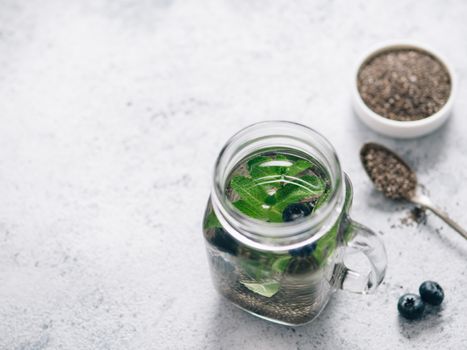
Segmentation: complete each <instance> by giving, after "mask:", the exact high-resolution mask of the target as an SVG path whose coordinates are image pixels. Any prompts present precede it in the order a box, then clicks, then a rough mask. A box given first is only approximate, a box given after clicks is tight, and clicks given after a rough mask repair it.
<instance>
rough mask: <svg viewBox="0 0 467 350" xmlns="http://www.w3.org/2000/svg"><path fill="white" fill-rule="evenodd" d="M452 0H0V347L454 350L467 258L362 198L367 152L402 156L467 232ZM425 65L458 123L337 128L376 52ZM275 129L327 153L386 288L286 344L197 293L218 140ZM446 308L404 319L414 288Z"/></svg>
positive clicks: (460, 55) (340, 303) (465, 340)
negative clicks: (448, 70) (449, 72)
mask: <svg viewBox="0 0 467 350" xmlns="http://www.w3.org/2000/svg"><path fill="white" fill-rule="evenodd" d="M466 18H467V3H466V2H465V1H461V0H459V1H394V0H392V1H347V0H340V1H327V0H319V1H305V0H298V1H289V0H279V1H261V0H230V1H228V0H216V1H215V0H212V1H172V0H157V1H150V0H140V1H136V0H135V1H129V0H119V1H110V0H97V1H95V0H84V1H74V2H71V1H68V2H65V1H58V0H57V1H54V0H30V1H26V0H24V1H17V0H2V1H0V96H1V101H2V102H1V103H0V120H1V127H0V169H1V170H0V199H1V200H0V349H2V350H3V349H7V350H10V349H13V350H20V349H21V350H45V349H47V350H49V349H54V350H55V349H99V350H101V349H102V350H104V349H135V350H136V349H137V350H142V349H203V348H204V349H268V350H275V349H295V348H296V349H406V348H415V349H426V348H430V349H441V348H442V349H447V348H449V349H464V348H467V334H466V330H465V326H466V324H467V315H466V310H467V288H466V285H467V275H466V273H465V271H466V256H467V242H465V241H463V240H462V239H461V238H460V237H458V236H457V235H456V234H455V233H454V232H453V231H452V230H450V229H449V228H447V227H446V226H445V225H444V224H443V223H442V222H440V221H439V220H438V219H437V218H436V217H433V216H429V218H428V222H427V224H426V225H420V226H417V225H412V226H407V225H404V224H401V219H403V218H404V217H406V216H407V212H408V209H409V208H410V207H409V206H407V205H404V204H401V203H399V204H398V203H390V202H389V201H387V200H385V199H384V198H383V197H382V196H381V195H380V194H378V193H376V192H375V191H373V190H372V187H371V185H370V182H369V180H368V179H367V178H366V176H365V175H364V172H363V170H362V168H361V166H360V164H359V161H358V149H359V147H360V146H361V144H362V143H363V142H364V141H367V140H379V141H381V142H383V143H385V144H387V145H389V146H391V147H394V148H395V149H397V150H398V151H400V152H401V153H402V154H403V155H404V156H406V158H407V160H408V161H409V162H410V163H411V164H413V165H414V166H415V167H416V169H417V170H418V174H419V178H420V180H421V182H422V183H423V184H425V185H426V186H427V188H428V191H429V192H430V193H431V195H432V197H433V198H434V199H435V200H436V201H437V203H438V204H439V205H440V206H441V207H443V208H446V209H449V211H450V212H451V213H452V216H453V217H454V218H457V219H458V220H459V221H460V222H461V223H462V224H463V225H465V226H467V217H465V208H466V206H467V198H466V195H467V189H466V188H465V181H466V179H467V166H466V165H467V158H466V157H467V156H466V154H467V137H466V132H467V121H466V117H467V115H466V111H467V100H466V99H465V96H466V94H467V87H466V86H465V84H464V83H463V81H464V80H465V76H466V74H467V61H466V57H467V40H466V37H467V21H466ZM394 38H411V39H417V40H421V41H424V42H426V43H428V44H430V45H432V46H434V47H437V48H439V49H440V50H441V51H442V52H443V53H444V54H445V55H446V56H447V57H448V58H449V59H450V60H451V61H452V63H453V66H454V68H455V69H456V71H457V73H458V75H459V81H460V88H459V91H458V92H459V93H458V98H457V100H456V102H455V108H454V109H455V112H454V116H453V118H452V119H451V120H450V121H449V123H448V124H447V125H446V126H445V127H443V128H442V129H440V130H439V131H437V132H436V133H434V134H432V135H430V136H428V137H425V138H421V139H418V140H413V141H396V140H392V139H387V138H383V137H380V136H378V135H376V134H374V133H373V132H372V131H370V130H368V129H367V128H366V127H365V126H363V125H362V124H361V123H360V122H359V121H358V120H357V119H356V118H355V116H354V115H353V113H352V111H351V108H350V101H349V96H350V94H349V80H350V78H351V72H352V67H353V64H354V62H355V59H356V58H357V57H358V56H359V54H360V53H361V52H362V51H364V50H365V49H367V48H368V47H369V46H370V45H373V44H376V43H378V42H379V41H381V40H387V39H394ZM266 119H289V120H294V121H299V122H302V123H305V124H307V125H309V126H312V127H314V128H316V129H318V130H319V131H321V132H322V133H324V134H325V135H326V136H327V137H328V138H329V139H330V140H331V142H332V143H333V144H334V145H335V147H336V149H337V151H338V153H339V155H340V159H341V162H342V164H343V168H344V169H345V170H346V171H347V172H348V174H349V175H350V177H351V179H352V180H353V183H354V186H355V192H356V193H355V198H354V206H353V217H354V218H355V219H357V220H360V221H362V222H364V223H365V224H367V225H368V226H370V227H372V228H374V229H375V230H377V231H380V232H382V233H384V236H383V237H384V240H385V243H386V246H387V250H388V255H389V269H388V273H387V278H386V280H385V282H384V284H383V285H382V286H381V288H380V289H379V291H378V292H377V293H376V294H375V295H372V296H366V297H365V296H359V295H352V294H348V293H344V292H338V293H337V294H336V295H335V297H334V299H333V300H332V301H331V303H330V304H329V307H328V308H327V309H326V310H325V311H324V312H323V314H322V315H321V316H320V317H319V319H318V320H317V321H315V322H314V323H312V324H310V325H307V326H304V327H301V328H290V327H283V326H278V325H274V324H271V323H267V322H265V321H262V320H259V319H256V318H254V317H252V316H249V315H248V314H246V313H244V312H242V311H239V310H237V309H236V308H234V307H233V306H231V305H229V304H228V303H226V302H225V301H223V300H222V299H220V297H219V296H218V295H217V294H216V292H215V291H214V290H213V288H212V286H211V282H210V276H209V273H208V269H207V261H206V257H205V252H204V245H203V240H202V237H201V231H200V226H201V219H202V214H203V210H204V205H205V202H206V199H207V197H208V194H209V188H210V178H211V170H212V165H213V162H214V159H215V157H216V154H217V152H218V151H219V149H220V148H221V147H222V145H223V143H224V142H225V141H226V139H227V138H228V137H229V136H230V135H231V134H232V133H233V132H234V131H236V130H238V129H239V128H241V127H243V126H246V125H247V124H250V123H253V122H256V121H260V120H266ZM428 278H430V279H434V280H437V281H439V282H440V283H441V284H442V285H443V286H444V287H445V290H446V295H447V298H446V302H445V304H444V307H443V308H442V309H441V310H440V311H439V312H433V313H432V314H430V315H429V316H427V318H426V319H425V320H423V321H421V322H416V323H408V322H406V321H404V320H401V319H400V318H399V317H398V315H397V311H396V302H397V299H398V296H399V295H400V294H401V293H403V292H406V291H416V290H417V288H418V285H419V283H420V282H422V281H423V280H425V279H428Z"/></svg>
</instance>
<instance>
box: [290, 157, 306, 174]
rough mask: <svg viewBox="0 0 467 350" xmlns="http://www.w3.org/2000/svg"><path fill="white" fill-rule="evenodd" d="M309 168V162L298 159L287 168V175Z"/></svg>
mask: <svg viewBox="0 0 467 350" xmlns="http://www.w3.org/2000/svg"><path fill="white" fill-rule="evenodd" d="M309 168H311V163H310V162H309V161H307V160H304V159H299V160H297V161H295V162H294V163H293V164H292V166H290V167H289V168H288V169H287V175H288V176H295V175H297V174H300V173H301V172H303V171H305V170H307V169H309Z"/></svg>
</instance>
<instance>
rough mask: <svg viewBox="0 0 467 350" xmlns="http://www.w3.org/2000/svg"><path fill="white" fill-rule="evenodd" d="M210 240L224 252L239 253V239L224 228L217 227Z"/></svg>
mask: <svg viewBox="0 0 467 350" xmlns="http://www.w3.org/2000/svg"><path fill="white" fill-rule="evenodd" d="M210 242H211V243H212V244H213V245H215V246H216V247H217V249H219V250H220V251H222V252H226V253H229V254H232V255H235V254H236V253H237V248H238V243H237V241H236V240H235V239H234V238H233V237H232V236H231V235H230V234H229V233H228V232H227V231H225V230H224V229H222V228H219V227H218V228H216V230H215V234H214V236H213V237H212V238H211V239H210Z"/></svg>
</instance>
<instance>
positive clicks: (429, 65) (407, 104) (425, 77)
mask: <svg viewBox="0 0 467 350" xmlns="http://www.w3.org/2000/svg"><path fill="white" fill-rule="evenodd" d="M357 84H358V91H359V93H360V96H361V98H362V99H363V101H364V102H365V104H366V105H367V106H368V107H369V108H370V109H371V110H372V111H373V112H375V113H377V114H379V115H381V116H383V117H385V118H388V119H393V120H399V121H412V120H419V119H423V118H426V117H429V116H430V115H433V114H434V113H436V112H438V111H439V110H440V109H441V108H442V107H443V106H444V105H445V104H446V102H447V100H448V98H449V95H450V93H451V78H450V75H449V73H448V71H447V69H446V67H445V66H444V65H443V64H442V63H441V62H440V61H439V60H438V59H437V58H435V57H433V56H432V55H430V54H429V53H428V52H426V51H422V50H415V49H394V50H387V51H384V52H382V53H380V54H377V55H376V56H374V57H373V58H371V59H370V60H369V61H367V62H366V63H365V64H364V65H363V66H362V67H361V68H360V71H359V73H358V78H357Z"/></svg>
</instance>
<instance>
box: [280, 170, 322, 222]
mask: <svg viewBox="0 0 467 350" xmlns="http://www.w3.org/2000/svg"><path fill="white" fill-rule="evenodd" d="M324 188H325V185H324V182H323V181H322V180H321V179H320V178H319V177H317V176H311V175H304V176H302V177H301V178H296V179H295V181H294V183H289V184H287V185H285V186H284V187H282V188H281V189H279V190H278V191H277V192H276V198H277V202H276V204H275V205H274V209H275V210H276V211H279V212H281V213H282V210H284V208H285V207H286V206H288V205H289V204H292V203H296V202H299V201H301V200H304V199H307V198H312V197H317V196H320V195H322V194H323V192H324Z"/></svg>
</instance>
